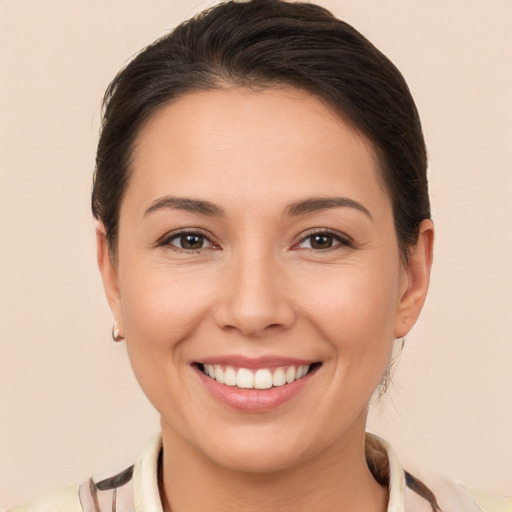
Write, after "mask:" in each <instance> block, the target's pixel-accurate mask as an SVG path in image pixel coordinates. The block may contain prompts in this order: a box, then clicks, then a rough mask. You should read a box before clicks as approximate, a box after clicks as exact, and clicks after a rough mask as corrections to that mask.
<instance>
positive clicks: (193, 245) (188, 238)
mask: <svg viewBox="0 0 512 512" xmlns="http://www.w3.org/2000/svg"><path fill="white" fill-rule="evenodd" d="M163 245H171V246H174V247H177V248H178V249H182V250H184V251H199V250H201V249H209V248H212V247H214V246H213V244H212V243H211V242H210V240H208V238H207V237H206V236H205V235H203V234H202V233H197V232H193V231H186V232H181V233H176V234H174V235H171V236H170V237H168V238H166V239H165V240H164V242H163Z"/></svg>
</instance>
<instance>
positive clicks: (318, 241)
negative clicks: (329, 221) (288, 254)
mask: <svg viewBox="0 0 512 512" xmlns="http://www.w3.org/2000/svg"><path fill="white" fill-rule="evenodd" d="M336 246H350V242H349V241H348V240H347V239H346V238H344V237H343V236H341V235H340V234H337V233H331V232H329V231H319V232H316V233H312V234H310V235H308V236H306V237H304V238H303V239H302V240H301V241H300V242H299V243H298V244H297V246H296V247H298V248H300V249H312V250H314V251H322V250H324V251H325V250H327V249H332V248H333V247H336Z"/></svg>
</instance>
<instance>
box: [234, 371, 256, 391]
mask: <svg viewBox="0 0 512 512" xmlns="http://www.w3.org/2000/svg"><path fill="white" fill-rule="evenodd" d="M253 382H254V376H253V374H252V372H251V370H248V369H247V368H240V369H239V370H238V373H237V374H236V385H237V386H238V387H239V388H243V389H252V388H253V387H254V385H253Z"/></svg>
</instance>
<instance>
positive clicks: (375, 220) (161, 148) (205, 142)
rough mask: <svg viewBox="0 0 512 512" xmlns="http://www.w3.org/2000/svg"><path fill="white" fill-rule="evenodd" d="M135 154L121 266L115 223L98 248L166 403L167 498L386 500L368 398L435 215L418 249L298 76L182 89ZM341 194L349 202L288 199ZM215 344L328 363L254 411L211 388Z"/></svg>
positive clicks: (282, 506)
mask: <svg viewBox="0 0 512 512" xmlns="http://www.w3.org/2000/svg"><path fill="white" fill-rule="evenodd" d="M133 170H134V172H133V176H132V179H131V181H130V183H129V186H128V188H127V190H126V192H125V195H124V198H123V201H122V204H121V210H120V224H119V243H118V248H117V251H118V252H117V262H116V265H114V264H113V263H112V262H111V259H110V257H109V253H108V247H107V243H106V240H105V232H104V228H103V226H102V225H101V223H100V224H99V225H98V229H97V239H98V262H99V266H100V270H101V273H102V277H103V280H104V286H105V290H106V293H107V297H108V299H109V302H110V305H111V308H112V311H113V313H114V317H115V319H116V321H117V322H118V326H119V330H120V334H121V335H122V336H123V337H125V338H126V343H127V347H128V352H129V356H130V360H131V363H132V366H133V369H134V372H135V375H136V377H137V379H138V380H139V382H140V384H141V386H142V388H143V390H144V391H145V393H146V394H147V396H148V398H149V399H150V401H151V402H152V403H153V405H154V406H155V407H156V408H157V410H158V411H159V412H160V414H161V423H162V432H163V442H164V457H163V472H162V481H161V491H162V499H163V503H164V508H165V509H166V510H170V505H172V510H173V512H181V511H185V510H202V509H204V510H211V511H221V510H222V511H228V510H247V511H252V510H259V511H262V510H272V511H284V510H294V511H312V510H315V511H332V510H354V511H357V510H364V511H375V512H376V511H383V510H386V503H387V493H386V490H385V489H384V488H383V487H381V486H380V485H378V484H377V482H376V481H375V480H374V479H373V477H372V475H371V473H370V472H369V470H368V468H367V466H366V462H365V458H364V431H365V424H366V417H367V411H368V402H369V400H370V398H371V396H372V394H373V393H374V391H375V389H376V387H377V386H378V384H379V381H380V380H381V378H382V376H383V374H384V372H385V369H386V366H387V364H388V361H389V359H390V354H391V350H392V346H393V342H394V340H395V339H396V338H400V337H403V336H404V335H405V334H406V333H407V332H408V331H409V330H410V329H411V327H412V326H413V325H414V323H415V321H416V319H417V317H418V315H419V313H420V310H421V308H422V306H423V302H424V300H425V296H426V293H427V288H428V281H429V275H430V266H431V261H432V239H433V226H432V223H431V222H430V221H423V223H422V224H421V226H420V235H419V239H418V243H417V245H416V246H415V247H413V248H411V250H410V255H409V261H408V264H407V266H405V265H404V262H403V259H402V258H401V257H400V253H399V250H398V244H397V239H396V233H395V230H394V225H393V214H392V208H391V203H390V199H389V195H388V193H387V191H386V190H385V188H384V187H383V185H382V182H381V180H380V178H379V169H378V162H377V160H376V157H375V152H374V151H373V148H372V146H371V145H370V144H369V143H368V142H367V141H366V140H365V138H364V137H362V136H361V135H360V134H358V133H357V132H356V131H355V130H354V129H353V128H351V127H350V126H348V125H347V124H345V123H344V122H343V121H342V120H340V118H339V117H337V116H336V115H334V114H333V113H332V112H331V111H330V110H329V109H328V108H326V106H325V105H324V104H322V102H320V101H319V100H318V99H316V98H314V97H313V96H311V95H309V94H307V93H305V92H302V91H298V90H294V89H272V88H270V89H267V90H263V91H254V90H248V89H243V88H228V89H223V90H214V91H203V92H194V93H189V94H187V95H185V96H182V97H181V98H179V99H178V100H176V101H175V102H173V103H171V104H169V105H167V106H165V107H163V108H161V109H160V110H159V111H158V112H157V113H156V114H155V115H154V116H153V117H152V118H151V119H150V120H149V122H148V123H147V124H146V125H145V126H144V127H143V129H142V130H141V133H140V135H139V137H138V141H137V147H136V150H135V153H134V159H133ZM168 197H172V198H179V199H183V198H190V199H194V200H201V201H208V202H209V203H211V204H212V205H214V206H215V209H216V211H215V212H212V211H209V212H205V211H200V212H197V211H188V210H187V209H183V203H180V204H181V207H177V206H180V204H178V205H177V204H176V202H174V203H172V204H170V203H171V202H170V201H168V200H167V201H166V200H165V198H168ZM334 197H336V198H344V199H345V200H346V199H348V200H349V201H348V202H347V201H345V203H344V205H341V206H335V207H332V205H331V207H326V205H325V204H323V207H322V208H312V207H311V203H307V204H309V208H305V211H304V209H303V211H299V212H297V211H295V212H294V213H293V214H291V213H290V209H291V206H290V205H294V204H295V205H296V204H297V203H299V202H303V201H309V200H311V199H315V198H334ZM162 198H164V200H162ZM356 203H357V205H359V206H360V207H359V206H356ZM148 210H150V211H149V212H148ZM217 210H218V211H217ZM220 210H222V213H219V211H220ZM296 210H297V208H296ZM364 210H366V211H364ZM213 213H215V214H213ZM182 230H185V231H187V232H194V233H198V234H199V238H196V239H195V240H196V242H197V244H198V245H197V247H198V248H197V249H194V250H191V249H188V248H187V247H188V246H186V247H185V248H183V243H182V242H183V239H180V237H179V236H176V233H177V232H178V231H180V232H181V231H182ZM314 233H325V235H324V237H326V238H323V239H322V238H312V234H314ZM203 235H204V238H201V236H203ZM196 236H197V235H196ZM319 240H320V241H321V242H322V243H320V244H318V241H319ZM314 242H316V245H315V243H314ZM219 355H220V356H227V357H231V356H233V355H242V356H246V357H249V358H255V357H260V356H268V357H293V358H299V359H303V360H307V361H312V362H318V363H321V365H320V367H319V368H318V369H317V370H316V371H315V372H314V374H311V375H309V376H308V380H307V381H305V382H307V383H306V384H305V385H304V386H303V387H302V388H301V390H300V392H299V393H298V394H296V395H294V396H293V397H292V398H291V399H290V400H287V401H286V402H285V403H283V404H281V405H279V406H278V407H275V408H272V409H270V410H267V411H264V412H251V411H247V410H237V409H234V408H232V407H230V406H228V405H226V404H224V403H222V402H221V401H219V400H218V399H217V398H215V397H214V396H212V394H211V393H210V392H209V391H208V389H206V387H205V385H204V383H203V381H202V379H201V378H200V376H199V372H198V370H197V367H196V366H194V364H193V363H194V362H198V361H199V362H200V361H201V360H204V359H205V358H208V357H210V358H211V357H216V356H219ZM197 489H201V492H200V493H198V492H197Z"/></svg>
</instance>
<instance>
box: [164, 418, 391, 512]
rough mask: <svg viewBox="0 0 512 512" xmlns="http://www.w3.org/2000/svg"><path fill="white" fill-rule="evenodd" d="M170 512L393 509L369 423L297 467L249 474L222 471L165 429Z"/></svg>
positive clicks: (378, 511)
mask: <svg viewBox="0 0 512 512" xmlns="http://www.w3.org/2000/svg"><path fill="white" fill-rule="evenodd" d="M162 427H163V428H162V430H163V440H164V452H163V468H162V472H161V482H160V487H161V496H162V504H163V507H164V511H165V512H188V511H190V510H208V511H210V512H231V511H233V512H234V511H237V512H238V511H239V510H244V511H246V512H256V511H258V512H266V511H272V512H291V511H293V512H312V511H315V512H333V511H344V510H351V511H365V512H385V511H386V510H387V489H386V488H384V487H382V486H381V485H379V484H378V483H377V482H376V480H375V479H374V478H373V476H372V474H371V472H370V471H369V469H368V466H367V464H366V459H365V454H364V424H363V429H362V431H361V429H359V430H360V432H357V433H348V434H346V435H345V436H343V438H340V440H339V442H337V443H336V445H335V446H329V448H328V449H326V450H325V451H324V452H322V453H320V454H317V455H315V456H314V457H311V458H309V459H307V460H306V461H303V462H301V463H299V464H296V465H293V466H292V467H289V468H286V469H281V470H279V471H272V472H265V473H246V472H239V471H235V470H232V469H229V468H225V467H222V466H219V465H218V464H216V463H215V462H213V461H211V460H210V459H208V458H206V457H205V456H204V454H202V453H199V452H198V451H197V450H196V449H195V448H194V447H192V446H191V445H190V444H188V443H186V442H185V441H184V440H183V439H182V438H180V437H178V436H176V435H175V433H174V432H172V431H169V430H168V429H166V428H165V426H164V425H162Z"/></svg>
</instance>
